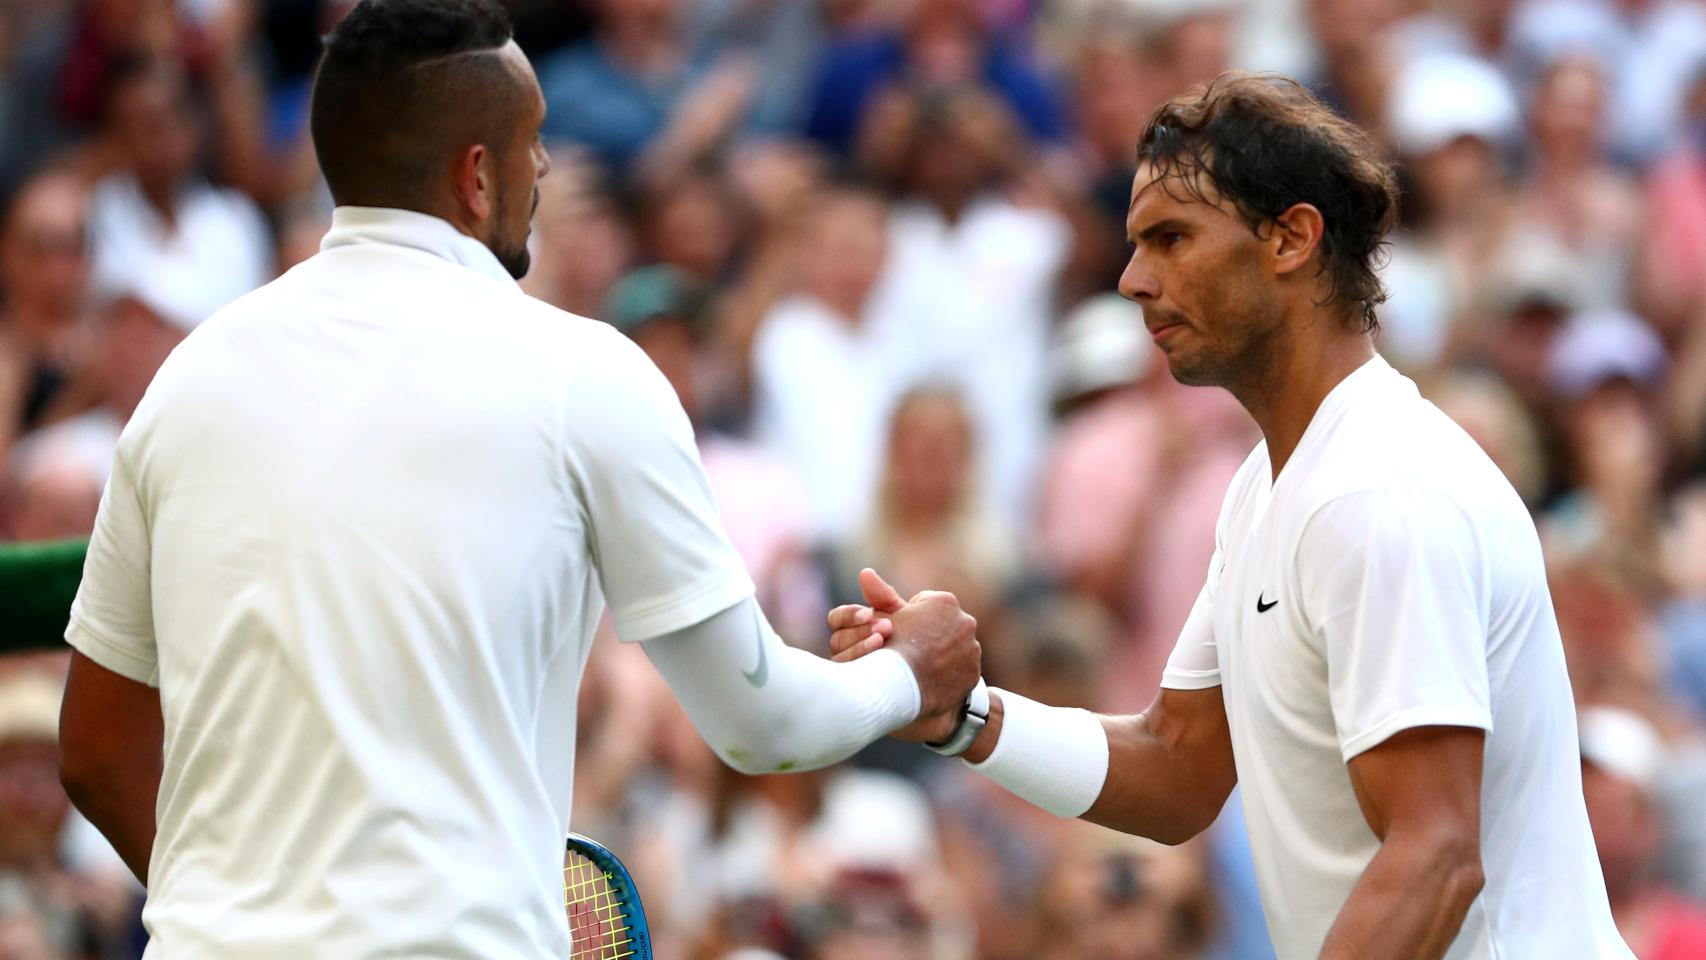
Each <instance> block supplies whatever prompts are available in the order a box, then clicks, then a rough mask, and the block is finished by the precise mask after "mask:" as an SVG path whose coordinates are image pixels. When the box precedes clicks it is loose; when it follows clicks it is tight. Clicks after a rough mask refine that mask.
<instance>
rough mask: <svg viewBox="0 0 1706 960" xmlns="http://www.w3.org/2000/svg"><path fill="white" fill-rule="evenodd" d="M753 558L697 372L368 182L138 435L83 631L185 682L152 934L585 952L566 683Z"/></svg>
mask: <svg viewBox="0 0 1706 960" xmlns="http://www.w3.org/2000/svg"><path fill="white" fill-rule="evenodd" d="M751 593H752V583H751V581H750V579H749V578H748V577H747V574H746V571H745V569H744V568H743V567H742V565H741V562H740V559H739V557H738V555H737V554H736V553H735V551H734V550H733V548H732V547H731V546H730V545H729V543H728V541H727V539H726V538H725V537H724V536H723V534H722V533H721V532H720V530H719V528H718V525H717V519H716V513H715V509H714V507H713V505H712V501H711V495H710V493H709V491H708V487H707V484H706V481H705V477H704V473H703V471H702V469H701V468H700V463H699V458H698V455H697V453H696V452H695V448H694V443H693V434H692V430H691V428H690V426H689V424H688V421H687V417H686V415H685V414H684V413H683V412H682V409H681V406H680V404H679V402H678V401H677V400H676V398H675V394H674V392H673V391H672V390H671V389H670V387H669V385H668V383H667V382H666V381H665V380H664V378H663V376H662V375H661V374H660V373H659V372H658V371H657V369H656V368H655V367H654V366H653V365H652V364H651V363H650V361H649V360H647V359H646V357H645V356H644V354H642V353H641V352H640V350H639V349H638V348H636V347H635V346H634V345H633V344H631V343H630V342H629V341H628V340H627V339H626V338H625V337H623V336H622V335H621V334H620V333H618V332H617V331H616V330H614V329H613V328H611V327H609V326H607V325H605V324H603V323H598V322H596V321H591V320H587V319H584V318H581V317H576V316H573V315H570V314H565V313H563V312H561V311H559V310H556V309H555V308H552V307H550V306H547V305H546V304H544V303H541V302H539V301H537V300H533V299H531V298H528V297H526V296H524V295H523V294H522V293H521V291H520V289H519V288H518V287H517V286H516V285H515V284H514V282H513V281H511V280H510V279H509V277H508V275H507V274H505V273H504V271H503V269H502V267H501V266H500V265H499V264H498V262H497V260H496V259H495V258H494V257H493V256H492V255H491V253H490V252H489V251H488V250H486V248H485V247H484V246H482V245H481V244H479V243H478V242H476V241H474V240H472V239H470V238H468V237H465V236H463V235H462V234H460V233H458V232H456V231H455V230H454V229H453V228H451V227H450V225H449V224H447V223H445V222H443V221H441V220H437V219H435V218H432V217H427V216H423V215H420V214H413V213H407V212H403V211H389V210H384V211H382V210H370V209H355V208H343V209H340V210H338V211H337V214H336V216H335V217H334V220H333V228H332V231H331V233H330V234H328V235H327V237H326V239H325V242H324V244H323V247H322V252H321V253H320V254H319V255H318V256H316V257H314V258H312V259H310V260H309V261H307V262H306V263H304V264H302V265H301V266H299V267H297V268H296V269H294V270H292V271H290V272H289V273H288V274H286V275H285V276H284V277H282V278H280V279H279V280H277V281H276V282H274V283H272V284H269V285H268V286H266V287H264V288H263V289H261V290H258V291H256V292H255V293H253V294H251V295H249V296H247V297H244V298H242V299H241V300H239V301H237V302H236V303H234V304H232V305H231V306H230V307H228V308H227V309H225V310H222V311H221V312H220V313H219V314H218V315H216V316H215V317H214V318H213V319H211V320H209V321H208V322H207V323H206V324H204V325H203V326H202V327H200V328H198V329H197V330H196V331H195V332H194V333H192V334H191V335H190V336H189V338H188V339H187V340H185V341H184V343H183V344H182V345H181V346H180V347H179V348H178V349H177V351H176V352H174V353H173V354H172V356H171V357H170V358H169V359H168V360H167V361H166V363H165V365H164V366H163V367H162V368H161V370H160V373H159V375H158V377H157V378H156V379H155V381H154V383H153V386H152V387H151V388H150V389H149V391H148V394H147V396H146V398H145V399H144V400H143V402H142V405H141V406H140V407H139V408H138V410H137V412H136V415H135V418H134V419H133V420H132V421H131V423H130V425H129V426H128V427H127V429H126V430H125V433H124V436H123V438H122V440H121V441H120V444H119V450H118V456H117V461H116V463H115V465H114V470H113V475H112V479H111V481H110V483H109V485H108V488H107V491H106V495H105V498H104V500H103V503H102V507H101V513H100V519H99V521H98V523H97V525H96V530H95V534H94V538H93V540H92V542H91V544H90V549H89V559H88V565H87V569H86V571H85V576H84V580H83V585H82V588H81V590H80V592H79V594H78V597H77V600H76V603H75V605H74V606H73V608H72V622H71V626H70V628H69V630H68V632H67V638H68V639H69V640H70V642H71V643H72V645H73V646H75V647H76V648H77V649H78V650H80V651H82V652H83V653H84V654H85V655H86V656H88V657H90V658H91V659H93V660H94V661H96V662H97V663H99V664H101V665H102V666H105V667H106V668H108V669H110V670H114V671H116V672H118V673H121V674H123V675H125V676H127V677H130V678H132V679H135V680H138V681H142V682H147V683H150V684H156V685H158V686H159V688H160V695H161V703H162V706H163V708H164V713H165V732H166V740H165V772H164V776H163V779H162V782H161V785H160V798H159V806H158V819H159V834H158V836H157V838H156V841H155V846H154V852H153V860H152V862H151V864H150V869H149V884H148V887H149V894H150V895H149V900H148V905H147V908H146V910H145V912H144V920H145V921H146V923H147V926H148V928H149V930H150V932H151V933H152V935H153V938H154V939H153V943H152V944H151V945H150V947H149V956H150V957H171V958H173V960H193V958H203V957H207V958H220V960H259V958H269V960H270V958H280V960H283V958H292V960H301V958H312V957H325V958H338V960H347V958H362V957H434V958H469V960H474V958H481V960H484V958H492V957H518V958H520V957H536V958H540V960H546V958H560V957H564V956H567V955H568V951H569V944H568V931H567V925H566V922H565V918H564V913H563V909H562V886H561V884H562V880H561V869H562V837H563V835H564V832H565V830H566V829H567V826H568V822H569V805H570V796H571V786H572V784H571V781H572V778H573V771H574V746H575V700H576V690H577V688H578V686H579V684H580V678H581V670H582V667H583V665H584V663H585V661H586V657H587V654H588V652H589V650H590V649H591V638H592V633H593V627H594V625H595V623H596V621H597V620H598V618H599V615H600V612H601V610H602V608H603V606H604V601H605V599H606V598H608V602H609V606H610V609H611V613H612V615H613V617H614V620H615V622H616V626H617V630H618V632H619V633H620V634H621V636H622V637H623V639H625V640H629V641H637V640H645V639H649V638H652V637H655V636H659V635H661V634H665V633H669V632H672V631H675V630H678V629H681V628H683V627H687V626H691V625H693V624H696V623H698V622H701V621H703V620H704V619H706V618H707V617H709V616H711V615H713V614H715V613H717V612H719V611H722V610H725V609H728V608H729V607H731V606H733V605H734V604H736V603H740V602H742V601H744V600H745V599H746V598H747V597H748V596H750V595H751Z"/></svg>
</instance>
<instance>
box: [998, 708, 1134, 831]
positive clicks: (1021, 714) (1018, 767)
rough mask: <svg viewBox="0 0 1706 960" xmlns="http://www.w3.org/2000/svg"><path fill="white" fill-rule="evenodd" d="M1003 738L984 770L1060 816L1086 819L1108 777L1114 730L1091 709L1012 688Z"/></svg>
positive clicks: (1005, 713) (1003, 722) (1009, 788)
mask: <svg viewBox="0 0 1706 960" xmlns="http://www.w3.org/2000/svg"><path fill="white" fill-rule="evenodd" d="M997 693H998V694H999V695H1000V697H1001V709H1002V718H1001V738H1000V739H999V740H996V741H995V749H994V750H993V751H991V752H990V754H989V756H988V757H986V758H984V761H983V762H982V763H971V762H969V761H968V762H967V764H966V766H968V767H971V768H972V769H973V770H976V771H977V772H978V773H981V774H983V775H984V776H986V777H988V778H989V779H991V780H994V781H995V782H996V783H999V784H1001V785H1002V786H1003V787H1006V788H1007V789H1008V790H1011V791H1012V792H1013V793H1015V794H1017V795H1018V796H1019V797H1020V798H1021V799H1024V800H1028V801H1030V802H1031V803H1034V804H1036V805H1037V806H1039V807H1042V808H1043V809H1044V810H1047V811H1048V812H1049V813H1052V814H1054V815H1055V816H1057V817H1067V818H1074V817H1082V816H1083V815H1084V814H1085V813H1086V812H1087V811H1089V809H1090V807H1091V806H1093V805H1094V804H1095V803H1096V798H1097V797H1100V796H1101V795H1102V786H1103V784H1105V783H1106V782H1107V779H1108V731H1107V730H1106V729H1105V728H1103V726H1102V721H1101V720H1099V719H1097V717H1096V715H1095V714H1093V713H1091V712H1090V711H1088V710H1080V709H1077V708H1067V707H1050V706H1047V705H1045V704H1041V703H1038V702H1036V701H1035V700H1027V699H1025V698H1024V697H1021V696H1019V695H1018V694H1016V693H1009V692H1007V691H1006V690H1000V691H997Z"/></svg>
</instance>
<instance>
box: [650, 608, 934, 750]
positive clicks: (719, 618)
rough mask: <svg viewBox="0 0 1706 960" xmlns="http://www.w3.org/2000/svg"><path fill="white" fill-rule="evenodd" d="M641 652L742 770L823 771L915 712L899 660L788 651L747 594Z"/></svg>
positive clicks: (915, 698)
mask: <svg viewBox="0 0 1706 960" xmlns="http://www.w3.org/2000/svg"><path fill="white" fill-rule="evenodd" d="M641 648H642V649H644V650H645V651H646V655H647V656H649V657H650V658H651V660H652V663H653V664H655V665H656V666H657V668H658V672H659V673H661V674H663V678H664V680H666V681H668V683H669V686H670V689H672V690H674V691H675V696H676V699H678V700H680V701H681V705H682V706H683V707H685V708H686V710H687V716H688V718H689V719H691V720H692V721H693V725H694V726H695V727H697V728H698V729H699V734H700V736H702V737H704V738H705V742H706V743H708V744H710V745H711V749H713V750H715V751H716V752H717V756H719V757H721V758H722V759H723V762H725V763H727V764H728V765H729V766H731V767H734V768H735V769H736V770H739V771H741V772H742V773H752V774H757V773H780V772H784V771H788V770H811V769H814V768H817V767H823V766H828V765H829V764H832V763H835V762H836V761H839V760H844V759H846V758H847V757H849V756H852V755H853V754H854V753H855V752H856V751H858V750H860V749H861V748H863V747H864V746H865V745H866V744H869V743H870V742H871V741H873V740H875V739H877V738H878V737H881V736H882V735H883V734H886V733H888V732H890V731H891V730H894V729H896V728H897V727H901V726H904V725H905V724H908V723H911V722H912V721H913V720H914V719H916V718H917V716H918V710H919V704H920V696H919V692H918V681H917V679H916V678H915V677H914V676H913V675H912V668H911V667H910V666H908V665H907V662H906V660H905V659H904V658H903V657H901V655H900V654H898V653H896V652H895V651H893V650H878V651H877V652H875V653H873V654H870V655H869V656H866V657H863V658H861V659H859V660H855V661H853V662H852V663H835V662H832V661H830V660H825V659H823V658H822V657H818V656H815V655H813V654H811V653H808V652H806V651H804V650H800V649H798V648H795V647H790V646H788V645H787V644H786V643H784V642H783V641H782V638H781V637H778V636H777V635H776V632H775V631H774V630H772V629H770V624H769V622H768V621H766V620H765V619H764V613H763V611H761V610H760V609H759V608H758V603H757V601H755V600H753V599H752V598H750V597H748V598H747V599H745V600H743V601H741V602H740V603H738V604H736V605H735V606H733V607H730V608H729V609H727V610H724V611H723V612H722V613H718V614H716V615H714V616H712V617H710V618H708V619H705V620H702V621H700V622H699V623H696V624H693V625H692V626H689V627H685V628H682V629H680V630H677V631H675V632H673V633H668V634H665V635H663V636H660V637H656V638H653V639H651V640H647V641H645V642H643V643H642V644H641Z"/></svg>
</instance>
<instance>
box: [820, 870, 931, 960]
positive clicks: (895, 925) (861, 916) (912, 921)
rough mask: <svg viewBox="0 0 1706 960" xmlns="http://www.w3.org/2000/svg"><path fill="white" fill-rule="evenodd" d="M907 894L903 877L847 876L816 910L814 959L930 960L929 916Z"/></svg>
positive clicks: (908, 893)
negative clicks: (876, 959)
mask: <svg viewBox="0 0 1706 960" xmlns="http://www.w3.org/2000/svg"><path fill="white" fill-rule="evenodd" d="M916 899H917V898H915V897H914V896H912V895H911V892H910V891H908V890H907V889H906V886H905V883H904V878H897V877H889V876H885V875H883V874H876V875H859V874H853V875H850V876H847V877H843V878H842V879H840V880H839V881H838V882H836V883H835V884H834V885H833V886H832V887H831V888H830V889H829V890H828V891H827V895H826V896H825V897H824V899H823V903H822V904H821V906H820V907H819V908H818V915H817V918H816V924H815V925H814V926H815V929H813V930H812V931H811V935H810V939H811V940H812V941H813V942H814V945H813V948H812V951H811V953H810V960H870V958H872V957H882V958H884V960H932V958H933V957H937V956H940V955H941V953H942V951H941V950H940V948H939V946H938V945H937V944H935V943H933V942H932V937H931V936H930V933H931V931H930V917H929V916H928V914H926V913H925V911H924V909H923V908H922V906H921V905H920V904H919V903H918V902H916Z"/></svg>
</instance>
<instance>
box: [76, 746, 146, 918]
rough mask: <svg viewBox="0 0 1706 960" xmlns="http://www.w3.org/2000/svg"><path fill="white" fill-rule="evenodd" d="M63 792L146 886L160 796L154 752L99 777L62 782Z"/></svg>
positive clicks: (109, 770) (111, 769)
mask: <svg viewBox="0 0 1706 960" xmlns="http://www.w3.org/2000/svg"><path fill="white" fill-rule="evenodd" d="M65 789H66V792H67V793H68V794H69V795H70V797H71V802H72V803H73V804H75V805H76V806H77V810H78V812H80V813H82V814H83V816H85V817H87V818H88V820H89V822H90V823H92V824H94V825H95V828H96V829H97V830H100V831H101V835H102V836H104V837H106V838H107V842H108V843H111V844H112V845H113V849H114V850H116V851H117V852H118V855H119V858H120V859H122V860H123V861H124V864H125V866H127V867H129V868H130V872H131V873H134V874H136V879H137V880H138V881H140V882H141V883H142V884H144V885H146V884H147V883H148V861H149V858H150V857H151V855H152V853H153V850H154V828H155V823H154V808H155V803H156V801H157V800H158V798H159V796H160V764H159V762H158V752H156V754H155V760H154V762H153V763H149V762H148V760H147V758H146V757H139V758H137V759H135V760H133V761H127V762H125V763H124V764H122V765H121V766H118V767H115V768H110V769H108V770H107V771H106V772H105V773H104V774H102V775H101V776H100V778H99V779H98V781H97V780H96V779H95V778H94V777H89V778H86V779H78V778H76V777H67V778H66V779H65Z"/></svg>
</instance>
